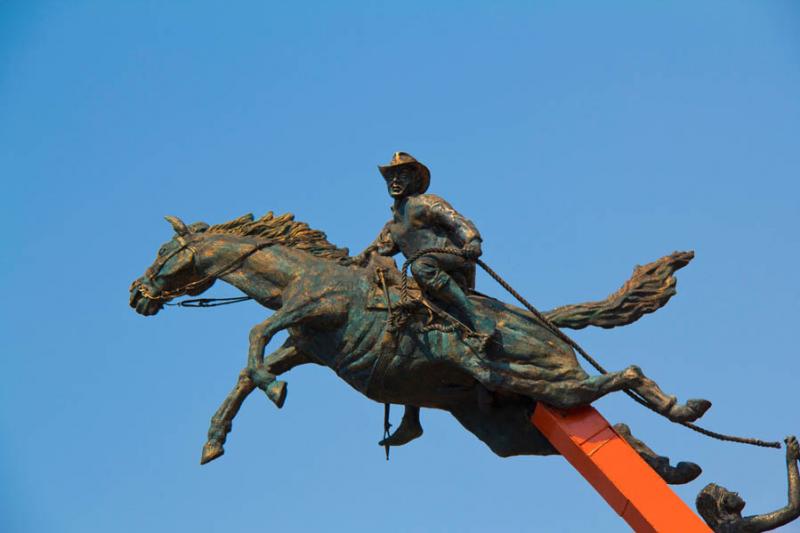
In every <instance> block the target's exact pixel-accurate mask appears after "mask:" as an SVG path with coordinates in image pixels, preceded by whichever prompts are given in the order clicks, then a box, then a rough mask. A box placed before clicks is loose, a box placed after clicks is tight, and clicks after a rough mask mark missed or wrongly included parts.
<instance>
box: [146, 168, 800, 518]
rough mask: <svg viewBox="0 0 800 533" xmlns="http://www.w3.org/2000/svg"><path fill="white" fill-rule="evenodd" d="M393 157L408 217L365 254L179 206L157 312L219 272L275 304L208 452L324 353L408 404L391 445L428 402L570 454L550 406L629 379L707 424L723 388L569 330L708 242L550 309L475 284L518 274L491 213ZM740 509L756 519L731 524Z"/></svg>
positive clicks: (658, 279) (659, 288)
mask: <svg viewBox="0 0 800 533" xmlns="http://www.w3.org/2000/svg"><path fill="white" fill-rule="evenodd" d="M379 171H380V174H381V175H382V176H383V177H384V179H385V180H386V185H387V190H388V192H389V195H390V196H391V198H392V200H393V207H392V214H393V216H392V219H391V220H390V221H389V222H388V223H387V224H386V225H385V226H384V228H383V230H382V231H381V232H380V233H379V235H378V238H377V239H376V240H375V241H374V242H373V243H372V244H371V245H370V246H368V247H367V248H366V249H365V250H364V251H363V252H361V253H360V254H357V255H356V256H352V257H351V256H350V255H349V252H348V250H347V249H346V248H339V247H337V246H335V245H333V244H331V243H330V242H328V240H327V238H326V236H325V234H324V233H323V232H321V231H318V230H315V229H312V228H310V227H309V226H308V225H307V224H305V223H303V222H299V221H296V220H295V219H294V217H293V215H291V214H284V215H279V216H276V215H274V214H273V213H272V212H269V213H267V214H266V215H264V216H262V217H260V218H254V217H253V216H252V215H249V214H248V215H245V216H242V217H239V218H236V219H234V220H231V221H228V222H224V223H221V224H216V225H209V224H206V223H204V222H196V223H193V224H185V223H184V222H183V221H181V220H180V219H179V218H177V217H173V216H170V217H167V220H168V221H169V223H170V224H171V226H172V229H173V230H174V235H173V237H172V238H171V240H170V241H168V242H167V243H165V244H164V245H163V246H162V247H161V248H160V250H159V251H158V256H157V258H156V260H155V262H154V263H153V264H152V265H151V266H150V267H149V268H148V269H147V270H146V272H145V274H144V276H142V277H140V278H139V279H137V280H135V281H134V282H133V284H132V285H131V287H130V305H131V307H133V308H134V309H135V310H136V312H137V313H140V314H142V315H145V316H151V315H155V314H157V313H158V312H159V311H160V310H161V309H163V307H164V306H165V305H167V304H169V303H170V302H171V301H172V300H173V299H175V298H176V297H179V296H183V295H188V296H198V295H200V294H201V293H203V292H205V291H206V290H208V289H209V288H210V287H211V286H212V285H213V284H214V283H215V282H216V281H217V280H222V281H224V282H226V283H229V284H231V285H233V286H235V287H236V288H238V289H239V290H241V291H242V292H243V293H244V294H245V295H246V298H250V299H253V300H255V301H256V302H258V303H259V304H261V305H263V306H264V307H266V308H268V309H271V310H273V311H274V312H273V313H272V314H271V315H270V316H269V317H268V318H266V320H264V321H263V322H261V323H259V324H256V325H255V326H253V328H252V329H251V332H250V338H249V351H248V354H247V359H246V363H245V365H244V368H243V369H242V370H241V372H240V373H239V376H238V380H237V382H236V384H235V385H234V387H233V390H232V391H231V392H230V394H229V395H228V396H227V397H226V398H225V399H224V400H223V402H222V404H221V405H220V407H219V409H218V410H217V412H216V413H215V414H214V415H213V417H212V419H211V425H210V429H209V431H208V440H207V442H206V443H205V445H204V447H203V452H202V457H201V463H207V462H209V461H212V460H214V459H216V458H218V457H220V456H221V455H222V454H223V453H224V447H223V446H224V444H225V441H226V438H227V436H228V434H229V432H230V431H231V428H232V421H233V419H234V417H235V416H236V414H237V412H238V410H239V408H240V407H241V405H242V402H243V401H244V400H245V398H246V397H247V396H248V395H249V394H250V393H251V392H253V391H254V390H255V389H257V388H258V389H261V390H262V391H263V392H264V393H265V394H266V395H267V397H268V398H269V399H270V400H271V401H272V402H273V403H274V404H275V405H276V406H277V407H279V408H280V407H281V406H282V405H283V404H284V402H285V400H286V394H287V384H286V382H284V381H282V380H280V379H278V376H280V375H281V374H283V373H285V372H287V371H289V370H291V369H292V368H294V367H296V366H298V365H303V364H309V363H310V364H317V365H324V366H327V367H329V368H331V369H332V370H333V371H334V372H336V374H337V375H338V376H339V377H340V378H342V379H343V380H344V381H346V382H347V383H348V384H349V385H351V386H352V387H353V388H355V389H356V390H358V391H359V392H361V393H362V394H364V395H365V396H367V397H368V398H370V399H372V400H375V401H377V402H381V403H384V404H386V405H387V406H388V405H389V404H398V405H403V406H405V413H404V415H403V418H402V422H401V424H400V426H399V428H398V429H397V431H395V432H394V433H392V434H391V435H389V434H388V432H387V435H386V436H385V438H384V440H383V441H381V442H380V444H381V445H383V446H385V447H387V453H388V447H390V446H401V445H404V444H407V443H409V442H411V441H412V440H413V439H415V438H418V437H419V436H421V435H422V433H423V430H422V426H421V423H420V416H419V414H420V408H423V407H425V408H436V409H442V410H445V411H448V412H450V413H451V414H452V415H453V416H454V417H455V418H456V419H457V420H458V421H459V422H460V423H461V424H462V425H463V426H464V427H465V428H466V429H467V430H468V431H470V432H472V433H473V434H474V435H475V436H477V437H478V438H479V439H481V440H482V441H483V442H485V443H486V444H487V445H488V446H489V448H490V449H491V450H492V451H493V452H494V453H496V454H497V455H499V456H501V457H508V456H512V455H521V454H526V455H551V454H557V453H559V450H558V449H557V448H556V447H555V446H554V444H553V443H552V442H551V441H550V440H548V438H547V437H545V435H543V433H542V432H541V431H540V430H539V429H538V428H537V426H536V425H534V424H532V423H531V415H532V413H533V412H534V410H535V409H536V408H537V405H538V404H542V405H546V406H549V407H552V408H556V409H561V410H567V411H569V410H570V409H574V408H580V407H582V406H587V405H588V404H590V403H592V402H593V401H594V400H596V399H598V398H600V397H602V396H605V395H606V394H609V393H612V392H617V391H625V392H626V393H627V394H629V395H631V396H632V397H634V399H636V400H637V401H639V402H640V403H642V404H644V405H646V406H648V407H649V408H650V409H652V410H654V411H655V412H657V413H659V414H661V415H663V416H665V417H667V418H668V419H670V420H672V421H674V422H677V423H681V424H684V425H688V426H690V427H692V428H696V426H694V425H693V424H691V423H692V422H693V421H695V420H697V419H698V418H700V417H701V416H702V415H703V413H705V412H706V410H708V409H709V407H710V406H711V403H710V402H709V401H707V400H705V399H690V400H687V401H685V402H679V401H678V400H677V398H676V397H675V396H672V395H669V394H666V393H665V392H663V391H662V390H661V388H660V387H659V386H658V384H657V383H656V382H655V381H653V380H652V379H651V378H649V377H648V376H647V375H645V373H644V372H643V371H642V370H641V369H640V368H639V367H638V366H635V365H631V366H628V367H627V368H625V369H623V370H620V371H615V372H605V370H604V369H602V367H600V366H599V365H598V364H597V363H596V362H594V361H593V360H591V358H589V359H588V360H589V362H590V363H591V364H593V365H594V366H595V368H599V369H601V371H602V373H601V374H600V375H590V374H588V373H587V372H586V371H585V370H584V369H583V368H582V367H581V365H580V364H579V362H578V358H577V355H576V352H578V354H580V355H582V356H584V357H587V358H588V357H589V356H588V354H586V353H585V352H584V351H583V350H582V349H581V348H580V347H579V346H577V344H575V343H574V342H573V341H571V339H569V337H567V336H566V335H565V334H563V333H562V332H561V331H560V329H559V328H572V329H579V328H583V327H587V326H597V327H603V328H612V327H617V326H623V325H627V324H631V323H633V322H634V321H636V320H638V319H639V318H640V317H641V316H642V315H644V314H646V313H651V312H654V311H656V310H657V309H659V308H660V307H662V306H663V305H665V304H666V303H667V302H668V301H669V299H670V298H671V297H672V296H673V295H674V294H675V284H676V281H675V278H674V273H675V271H677V270H678V269H680V268H682V267H684V266H685V265H687V264H688V263H689V261H691V259H692V257H693V253H692V252H676V253H673V254H671V255H668V256H666V257H663V258H661V259H659V260H657V261H655V262H652V263H649V264H647V265H644V266H640V267H637V268H636V269H635V271H634V273H633V276H632V277H631V278H630V279H629V280H628V281H627V282H626V283H625V284H624V285H623V286H622V287H621V288H620V289H619V290H618V291H616V292H615V293H614V294H612V295H611V296H609V297H608V298H607V299H605V300H602V301H599V302H588V303H582V304H575V305H567V306H563V307H559V308H557V309H554V310H552V311H548V312H545V313H539V312H538V311H536V309H535V308H533V307H532V306H531V305H530V304H529V303H528V302H527V301H525V300H524V299H523V298H522V297H521V296H519V295H518V294H517V293H515V292H514V293H513V294H514V295H515V297H517V298H518V299H519V300H520V301H521V302H522V303H523V305H524V306H525V309H522V308H520V307H517V306H514V305H511V304H508V303H504V302H502V301H499V300H497V299H494V298H490V297H488V296H485V295H483V294H481V293H480V292H478V291H476V290H475V268H476V265H480V266H481V267H482V268H486V269H488V271H489V272H490V274H492V275H493V276H494V277H495V279H497V280H498V281H501V282H503V280H502V279H501V278H500V277H499V276H497V275H496V274H495V273H493V272H492V271H491V269H489V267H488V266H487V265H485V263H483V262H482V261H481V260H480V259H479V258H480V256H481V243H482V240H481V236H480V233H479V231H478V229H477V228H476V226H475V225H474V224H473V223H472V222H471V221H470V220H469V219H467V218H466V217H464V216H463V215H461V214H460V213H459V212H458V211H456V210H455V209H454V208H453V207H452V206H451V205H450V204H449V203H447V202H446V201H445V200H443V199H442V198H439V197H438V196H435V195H431V194H427V192H426V191H427V188H428V185H429V183H430V171H429V169H428V168H427V167H426V166H425V165H424V164H423V163H421V162H419V161H417V160H416V159H415V158H413V157H412V156H411V155H409V154H407V153H404V152H397V153H395V154H394V156H393V157H392V159H391V161H390V162H389V164H387V165H385V166H379ZM397 253H402V254H403V256H404V257H405V259H406V261H405V264H404V265H403V268H402V269H398V268H397V266H396V265H395V262H394V260H393V259H391V258H390V256H392V255H395V254H397ZM409 268H410V271H411V276H410V277H409V276H408V274H407V269H409ZM503 283H504V282H503ZM504 286H506V287H507V288H508V289H510V290H512V291H513V289H512V288H511V287H510V286H508V285H507V284H504ZM208 302H209V300H206V299H201V300H199V304H200V305H204V304H207V303H208ZM283 330H286V331H288V333H289V337H288V339H287V340H286V342H284V343H283V345H282V346H280V347H279V348H278V349H277V350H275V351H274V352H272V353H270V354H268V355H265V348H266V346H267V344H268V343H269V341H270V339H271V338H272V337H273V336H274V335H275V334H276V333H278V332H279V331H283ZM386 423H387V427H386V429H387V430H388V420H387V421H386ZM701 431H705V432H706V433H712V432H707V430H701ZM615 433H616V435H618V436H619V437H621V438H623V439H624V440H625V442H627V443H628V444H629V445H630V446H631V447H632V448H633V449H634V450H636V452H637V453H638V454H639V456H641V458H642V459H643V460H644V461H645V462H646V463H647V464H648V465H650V467H652V468H653V470H655V471H656V472H657V473H658V475H659V476H660V477H661V478H662V479H664V480H665V481H666V482H667V483H672V484H675V483H687V482H689V481H691V480H693V479H694V478H696V477H697V476H698V475H699V474H700V472H701V469H700V468H699V467H698V466H697V465H695V464H694V463H689V462H681V463H678V464H677V465H675V466H672V465H671V464H670V463H669V460H668V459H667V458H666V457H662V456H659V455H658V454H657V453H655V452H653V451H652V450H651V449H650V448H649V447H648V446H647V445H646V444H644V443H643V442H641V441H640V440H638V439H636V438H635V437H634V436H633V435H632V434H631V433H630V430H629V428H628V427H627V426H625V425H624V424H620V425H617V426H615ZM730 440H737V438H731V439H730ZM738 440H740V441H746V440H748V439H738ZM788 442H789V446H788V447H789V452H791V453H789V452H787V453H788V455H787V461H788V460H789V457H790V456H791V457H792V463H791V464H792V465H794V470H793V472H794V474H792V470H791V467H790V492H791V491H792V490H794V493H797V492H798V489H797V466H796V462H797V442H796V440H790V441H788ZM759 444H761V445H764V443H759ZM766 445H770V443H766ZM792 475H794V477H792ZM792 480H794V481H792ZM709 487H710V488H709ZM709 487H706V489H704V492H703V493H701V495H700V496H699V497H698V508H699V509H700V511H701V515H702V516H703V518H704V519H705V520H706V521H707V522H708V523H709V525H711V526H712V527H714V528H715V530H718V531H763V530H764V529H752V528H753V527H759V525H760V526H763V525H765V524H769V523H778V522H779V521H780V520H777V519H775V520H773V521H772V522H770V520H769V519H761V520H757V519H755V518H752V517H751V518H748V519H744V520H745V521H744V522H742V521H741V520H740V521H739V522H736V520H735V515H736V513H737V512H740V511H741V505H743V504H741V505H740V504H739V503H737V502H736V501H734V500H733V499H731V497H730V496H729V494H730V493H727V492H726V491H724V489H722V488H720V487H717V486H715V485H714V486H709ZM793 487H794V488H793ZM792 501H794V502H795V503H794V504H793V505H794V507H792V511H791V512H788V511H787V512H786V513H783V514H782V515H781V519H782V520H784V522H783V523H785V521H786V519H787V517H791V518H789V519H793V518H795V517H796V516H797V512H796V510H795V508H796V507H798V506H800V503H798V501H797V497H795V499H794V500H792ZM793 513H794V514H793ZM731 516H734V518H730V517H731ZM738 516H739V518H741V516H740V514H739V515H738ZM748 520H749V521H748ZM734 523H735V524H745V525H737V526H736V527H740V529H731V528H733V527H734V526H733V525H731V524H734ZM714 524H722V525H721V526H715V525H714ZM754 524H755V525H754ZM726 527H727V528H728V529H725V528H726ZM748 527H749V528H751V529H746V528H748ZM719 528H722V529H719ZM741 528H745V529H741Z"/></svg>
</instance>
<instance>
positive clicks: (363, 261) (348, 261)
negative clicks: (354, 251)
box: [339, 254, 369, 267]
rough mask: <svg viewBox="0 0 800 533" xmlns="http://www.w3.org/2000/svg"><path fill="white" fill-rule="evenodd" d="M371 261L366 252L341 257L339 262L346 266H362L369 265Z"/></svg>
mask: <svg viewBox="0 0 800 533" xmlns="http://www.w3.org/2000/svg"><path fill="white" fill-rule="evenodd" d="M367 263H369V257H367V256H366V255H364V254H358V255H354V256H352V257H342V258H341V259H339V264H340V265H344V266H350V265H356V266H360V267H364V266H367Z"/></svg>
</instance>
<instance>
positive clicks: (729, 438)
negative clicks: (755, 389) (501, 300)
mask: <svg viewBox="0 0 800 533" xmlns="http://www.w3.org/2000/svg"><path fill="white" fill-rule="evenodd" d="M427 254H449V255H457V256H460V257H463V258H464V259H467V260H469V261H474V262H475V263H476V264H477V265H478V266H480V267H481V268H482V269H483V270H485V271H486V273H487V274H489V276H491V277H492V279H494V280H495V281H496V282H497V283H499V284H500V286H502V287H503V288H504V289H505V290H506V291H508V292H509V294H511V295H512V296H513V297H514V298H516V299H517V300H518V301H519V302H520V303H521V304H522V305H524V306H525V307H526V308H527V309H528V311H530V312H531V313H533V315H534V316H535V317H536V318H537V319H539V320H540V321H541V322H542V323H543V324H544V325H545V326H546V327H547V329H548V330H550V332H552V333H553V334H554V335H556V336H557V337H558V338H559V339H561V340H562V341H564V342H566V343H567V344H569V345H570V346H572V347H573V348H574V349H575V351H577V352H578V353H579V354H581V356H582V357H583V358H584V359H586V361H588V362H589V364H590V365H592V366H593V367H594V368H595V370H597V371H598V372H600V373H601V374H608V371H607V370H606V369H605V368H603V367H602V366H601V365H600V363H598V362H597V361H596V360H595V359H594V358H593V357H592V356H591V355H589V354H588V353H586V351H585V350H584V349H583V348H581V346H580V345H579V344H578V343H577V342H575V341H574V340H572V338H570V337H569V336H568V335H567V334H566V333H564V332H563V331H561V330H560V329H559V328H558V327H557V326H556V325H555V324H553V323H552V322H550V320H548V318H547V317H546V316H544V315H543V314H542V313H540V312H539V311H538V310H537V309H536V308H535V307H534V306H533V305H532V304H531V303H530V302H528V300H526V299H525V298H523V297H522V295H521V294H519V293H518V292H517V291H516V290H514V288H513V287H512V286H511V285H509V284H508V282H506V280H504V279H503V278H502V277H501V276H500V275H499V274H498V273H497V272H495V271H494V270H492V269H491V268H489V266H488V265H487V264H486V263H484V262H483V261H481V260H480V259H479V258H478V257H476V256H475V255H474V254H471V253H469V252H466V251H464V250H460V249H457V248H427V249H425V250H420V251H419V252H417V253H415V254H414V255H412V256H411V257H409V258H408V259H406V262H405V263H403V269H402V272H401V273H402V282H401V285H400V291H401V299H402V300H403V301H405V302H407V301H408V299H409V296H408V272H407V271H408V267H409V266H410V265H411V263H413V262H414V261H416V260H417V259H419V258H420V257H422V256H423V255H427ZM623 392H625V394H627V395H628V396H630V397H631V398H633V400H634V401H636V402H637V403H639V404H641V405H643V406H645V407H647V408H648V409H650V410H651V411H653V412H654V413H657V414H661V413H659V412H658V410H656V408H655V407H654V406H653V405H651V404H650V402H648V401H647V400H646V399H644V398H642V397H641V396H640V395H639V394H637V393H636V392H635V391H632V390H630V389H624V391H623ZM661 416H664V415H661ZM677 423H678V424H680V425H682V426H684V427H687V428H689V429H691V430H692V431H696V432H697V433H700V434H702V435H705V436H707V437H711V438H713V439H717V440H721V441H726V442H738V443H741V444H749V445H751V446H760V447H763V448H778V449H780V447H781V444H780V442H776V441H764V440H761V439H753V438H748V437H737V436H735V435H725V434H723V433H717V432H716V431H711V430H708V429H705V428H703V427H700V426H698V425H696V424H693V423H691V422H677Z"/></svg>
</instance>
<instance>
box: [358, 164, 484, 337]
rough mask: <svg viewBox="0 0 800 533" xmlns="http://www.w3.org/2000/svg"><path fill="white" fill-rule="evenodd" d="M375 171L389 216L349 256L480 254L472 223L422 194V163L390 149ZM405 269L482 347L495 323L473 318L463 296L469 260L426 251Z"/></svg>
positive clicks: (470, 272) (425, 175)
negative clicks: (387, 198)
mask: <svg viewBox="0 0 800 533" xmlns="http://www.w3.org/2000/svg"><path fill="white" fill-rule="evenodd" d="M378 170H380V173H381V174H382V175H383V177H384V179H385V180H386V186H387V188H388V190H389V195H390V196H391V197H392V198H393V199H394V205H393V206H392V215H393V216H392V219H391V220H390V221H389V222H387V223H386V225H385V226H384V227H383V229H382V230H381V232H380V234H379V235H378V238H377V239H375V241H374V242H373V243H372V244H370V245H369V246H368V247H367V248H366V249H365V250H364V251H363V252H361V253H360V254H359V255H358V256H356V257H355V258H353V261H354V262H355V263H357V264H366V262H367V261H368V260H369V256H370V254H372V253H373V252H377V253H378V254H380V255H385V256H392V255H395V254H397V253H398V252H402V253H403V255H404V256H405V257H406V258H409V257H412V256H414V255H416V254H417V253H418V252H420V251H422V250H426V249H429V248H456V249H460V250H463V251H464V252H466V253H467V254H468V255H469V256H470V257H472V258H477V257H478V256H480V255H481V235H480V233H478V229H477V228H476V227H475V225H474V224H473V223H472V222H471V221H470V220H469V219H467V218H465V217H464V216H462V215H461V214H460V213H459V212H458V211H456V210H455V209H453V207H452V206H451V205H450V204H448V203H447V202H446V201H445V200H443V199H442V198H440V197H438V196H435V195H433V194H425V191H426V190H427V189H428V185H429V184H430V179H431V178H430V176H431V174H430V171H429V170H428V167H426V166H425V165H423V164H422V163H420V162H419V161H417V160H416V159H414V158H413V157H412V156H411V155H409V154H407V153H405V152H396V153H395V154H394V156H393V157H392V160H391V161H390V162H389V164H388V165H386V166H378ZM411 273H412V274H413V276H414V279H415V280H416V281H417V283H418V284H419V286H420V288H421V289H422V290H423V292H424V293H425V295H426V296H427V297H429V298H430V299H431V300H432V301H433V302H435V303H438V304H440V305H443V306H444V307H445V308H446V309H447V311H448V312H450V313H451V314H453V315H455V318H456V319H457V320H458V321H459V322H461V324H463V325H464V326H466V327H467V328H469V330H470V331H469V332H468V335H467V337H466V338H467V339H468V340H472V339H474V340H476V341H477V346H478V349H479V350H480V351H483V350H484V349H485V344H486V342H487V340H488V339H489V338H490V336H491V335H492V334H493V333H494V329H495V325H494V322H493V321H492V320H491V319H490V318H489V317H480V316H476V313H475V309H474V305H473V304H472V302H471V301H470V299H469V297H468V296H467V292H468V291H469V290H470V289H473V288H474V287H475V264H474V263H473V262H471V261H469V260H467V259H465V258H464V257H461V256H458V255H452V254H442V253H430V254H425V255H423V256H422V257H419V258H418V259H416V260H415V261H414V262H413V263H412V264H411ZM470 344H473V343H472V342H470Z"/></svg>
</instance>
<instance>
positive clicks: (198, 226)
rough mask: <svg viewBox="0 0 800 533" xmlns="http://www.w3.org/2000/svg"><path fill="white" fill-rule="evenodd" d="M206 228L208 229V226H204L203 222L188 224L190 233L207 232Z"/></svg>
mask: <svg viewBox="0 0 800 533" xmlns="http://www.w3.org/2000/svg"><path fill="white" fill-rule="evenodd" d="M208 227H209V226H208V224H206V223H205V222H194V223H192V224H189V231H191V232H192V233H202V232H204V231H205V230H207V229H208Z"/></svg>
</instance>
